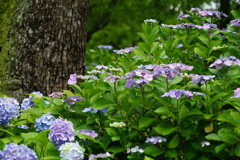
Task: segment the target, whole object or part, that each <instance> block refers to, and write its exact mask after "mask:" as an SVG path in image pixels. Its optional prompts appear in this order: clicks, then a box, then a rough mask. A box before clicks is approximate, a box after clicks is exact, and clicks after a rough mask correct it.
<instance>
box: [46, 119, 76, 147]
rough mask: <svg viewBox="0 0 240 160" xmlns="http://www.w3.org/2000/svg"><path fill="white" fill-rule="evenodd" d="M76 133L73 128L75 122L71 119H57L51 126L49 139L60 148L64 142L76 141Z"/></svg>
mask: <svg viewBox="0 0 240 160" xmlns="http://www.w3.org/2000/svg"><path fill="white" fill-rule="evenodd" d="M74 138H75V133H74V129H73V124H72V122H71V121H67V120H64V119H60V118H59V119H56V120H55V121H54V122H53V123H52V125H51V127H50V133H49V135H48V139H49V140H50V141H51V142H52V143H53V144H54V145H55V146H56V147H57V148H59V147H60V146H61V145H62V144H64V143H66V142H72V141H74Z"/></svg>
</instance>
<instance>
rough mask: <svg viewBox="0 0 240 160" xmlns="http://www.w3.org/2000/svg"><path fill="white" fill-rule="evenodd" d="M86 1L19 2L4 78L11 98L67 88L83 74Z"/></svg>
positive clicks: (38, 0)
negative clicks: (6, 80)
mask: <svg viewBox="0 0 240 160" xmlns="http://www.w3.org/2000/svg"><path fill="white" fill-rule="evenodd" d="M87 13H88V0H20V1H19V3H18V4H17V7H16V13H15V15H14V17H13V21H12V22H13V23H12V29H11V34H10V35H9V37H10V38H11V41H12V42H11V44H12V50H11V51H10V52H9V55H8V57H9V59H8V61H7V64H8V66H7V79H8V81H9V82H11V83H10V84H11V86H14V87H11V89H12V90H14V91H11V93H13V94H15V97H16V96H17V97H19V95H23V94H29V93H31V92H33V91H41V92H42V93H43V94H44V95H48V94H50V93H52V92H55V91H62V90H63V89H66V88H67V80H68V78H69V75H70V74H73V73H76V74H83V73H84V67H85V65H84V58H85V45H86V38H87Z"/></svg>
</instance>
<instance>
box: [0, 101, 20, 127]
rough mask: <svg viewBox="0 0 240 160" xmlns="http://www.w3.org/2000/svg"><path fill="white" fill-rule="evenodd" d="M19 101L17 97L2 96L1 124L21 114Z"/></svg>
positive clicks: (0, 105)
mask: <svg viewBox="0 0 240 160" xmlns="http://www.w3.org/2000/svg"><path fill="white" fill-rule="evenodd" d="M19 109H20V107H19V103H18V101H17V100H16V99H15V98H5V97H0V126H2V125H5V124H6V123H8V122H9V121H11V120H12V119H13V118H17V117H18V116H19Z"/></svg>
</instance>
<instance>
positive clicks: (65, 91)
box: [63, 90, 75, 97]
mask: <svg viewBox="0 0 240 160" xmlns="http://www.w3.org/2000/svg"><path fill="white" fill-rule="evenodd" d="M63 92H64V93H65V94H66V95H67V96H68V97H71V96H75V94H74V93H72V92H71V91H69V90H63Z"/></svg>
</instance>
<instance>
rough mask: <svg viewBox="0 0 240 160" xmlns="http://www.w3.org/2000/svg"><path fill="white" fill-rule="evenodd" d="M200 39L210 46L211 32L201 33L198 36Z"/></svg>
mask: <svg viewBox="0 0 240 160" xmlns="http://www.w3.org/2000/svg"><path fill="white" fill-rule="evenodd" d="M198 39H200V41H201V42H203V43H204V44H206V45H207V46H208V44H209V39H210V37H209V34H205V35H200V36H198Z"/></svg>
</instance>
